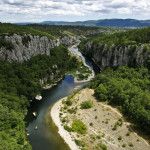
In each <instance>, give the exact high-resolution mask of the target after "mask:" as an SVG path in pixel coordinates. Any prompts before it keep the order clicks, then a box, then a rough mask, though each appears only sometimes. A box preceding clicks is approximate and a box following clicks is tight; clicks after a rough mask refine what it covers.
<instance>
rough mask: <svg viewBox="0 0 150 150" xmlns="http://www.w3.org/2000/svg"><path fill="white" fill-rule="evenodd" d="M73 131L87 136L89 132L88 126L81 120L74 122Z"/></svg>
mask: <svg viewBox="0 0 150 150" xmlns="http://www.w3.org/2000/svg"><path fill="white" fill-rule="evenodd" d="M72 131H74V132H77V133H80V134H85V133H86V131H87V128H86V125H85V124H84V123H83V122H82V121H81V120H74V121H73V123H72Z"/></svg>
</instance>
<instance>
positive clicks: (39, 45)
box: [0, 34, 77, 62]
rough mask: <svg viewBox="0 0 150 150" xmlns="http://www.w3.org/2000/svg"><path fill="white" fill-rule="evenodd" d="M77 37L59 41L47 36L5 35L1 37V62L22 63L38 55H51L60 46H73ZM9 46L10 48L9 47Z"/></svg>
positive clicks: (66, 37)
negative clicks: (53, 49) (51, 51)
mask: <svg viewBox="0 0 150 150" xmlns="http://www.w3.org/2000/svg"><path fill="white" fill-rule="evenodd" d="M76 39H77V38H76V37H71V36H64V37H62V38H59V39H49V38H48V37H46V36H42V37H41V36H33V35H26V34H25V35H18V34H13V35H5V36H0V40H1V41H2V43H3V44H1V45H0V60H8V61H10V62H12V61H18V62H22V61H25V60H28V59H30V58H31V57H33V56H36V55H38V54H46V55H50V50H51V49H52V48H54V47H55V46H59V45H60V44H65V45H67V46H68V45H71V44H73V43H74V42H75V41H76ZM8 45H9V46H8Z"/></svg>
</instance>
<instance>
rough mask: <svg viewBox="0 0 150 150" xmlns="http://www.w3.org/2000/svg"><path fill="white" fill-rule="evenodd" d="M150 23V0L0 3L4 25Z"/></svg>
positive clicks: (11, 0)
mask: <svg viewBox="0 0 150 150" xmlns="http://www.w3.org/2000/svg"><path fill="white" fill-rule="evenodd" d="M110 18H123V19H125V18H133V19H139V20H146V19H147V20H150V0H0V22H12V23H14V22H42V21H84V20H98V19H110Z"/></svg>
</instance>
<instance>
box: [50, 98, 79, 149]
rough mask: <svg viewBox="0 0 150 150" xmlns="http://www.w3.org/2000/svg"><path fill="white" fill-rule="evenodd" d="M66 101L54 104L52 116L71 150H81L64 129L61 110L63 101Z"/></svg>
mask: <svg viewBox="0 0 150 150" xmlns="http://www.w3.org/2000/svg"><path fill="white" fill-rule="evenodd" d="M64 99H65V98H63V99H61V100H59V101H58V102H57V103H55V104H54V106H53V107H52V108H51V111H50V115H51V118H52V120H53V122H54V123H55V125H56V126H57V128H58V133H59V135H60V136H61V137H62V138H63V139H64V141H65V142H66V144H67V145H68V146H69V147H70V149H72V150H79V148H78V146H77V145H76V144H75V142H74V139H73V138H72V136H71V135H70V134H69V132H67V131H66V130H65V129H64V127H63V125H62V122H61V120H60V112H61V111H60V109H61V105H62V101H63V100H64Z"/></svg>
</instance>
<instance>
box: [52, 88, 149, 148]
mask: <svg viewBox="0 0 150 150" xmlns="http://www.w3.org/2000/svg"><path fill="white" fill-rule="evenodd" d="M93 94H94V91H93V90H92V89H83V90H81V91H79V92H77V93H76V94H74V95H73V96H72V97H71V99H70V100H71V101H72V104H71V105H66V104H65V101H66V99H61V100H60V101H58V102H57V103H56V104H55V105H54V106H53V108H52V110H51V116H52V119H53V121H54V122H55V125H56V126H57V127H58V129H59V134H60V135H61V137H62V138H63V139H64V140H65V142H66V143H67V144H68V145H69V147H70V149H71V150H78V149H82V148H84V149H87V150H99V149H100V147H101V146H103V147H105V146H106V147H107V150H143V149H144V150H149V149H150V145H149V144H148V142H147V141H146V140H144V139H143V138H142V137H140V136H139V135H138V134H137V133H136V132H134V131H132V130H130V127H129V126H130V123H129V122H126V121H125V120H124V119H123V116H122V114H121V113H120V112H119V111H118V110H117V109H116V108H113V107H111V106H110V105H107V104H106V103H103V102H98V101H97V100H96V99H95V98H94V97H93ZM87 100H90V101H91V102H92V103H93V106H92V108H90V109H81V103H82V102H84V101H87ZM70 110H71V111H70ZM72 110H73V111H72ZM60 114H61V115H60ZM75 119H79V120H81V121H82V122H83V123H84V124H85V125H86V127H87V132H86V134H84V135H83V134H79V133H77V132H68V131H66V130H65V129H64V127H63V126H64V125H67V126H68V127H71V124H72V122H73V121H74V120H75ZM62 120H65V122H64V121H63V123H62ZM75 140H78V141H80V143H82V145H80V147H78V146H77V145H76V143H75V142H74V141H75ZM98 148H99V149H98Z"/></svg>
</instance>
